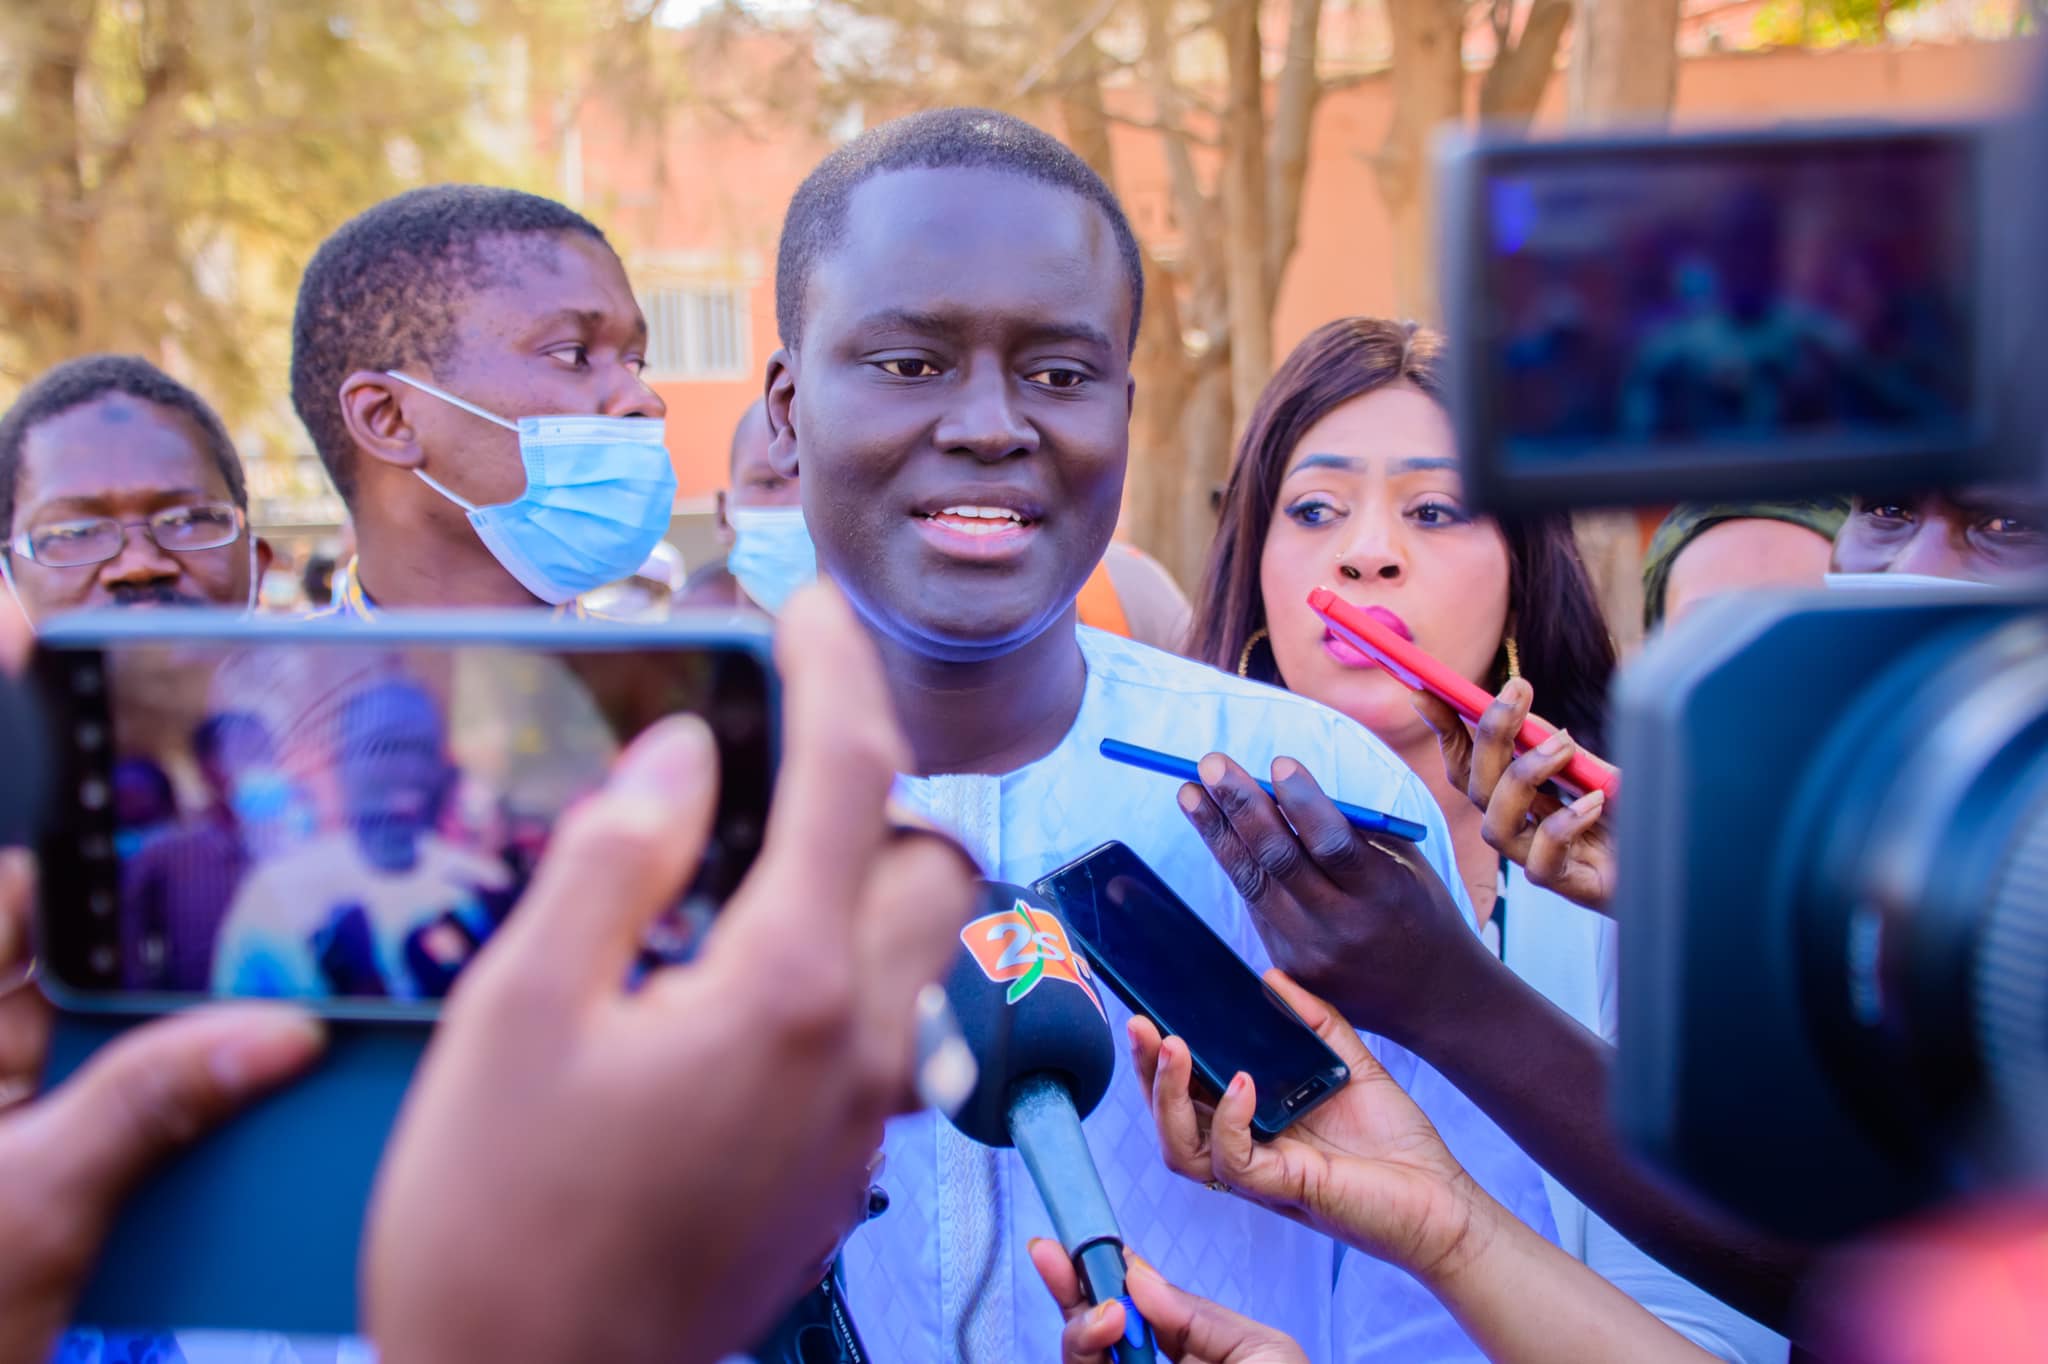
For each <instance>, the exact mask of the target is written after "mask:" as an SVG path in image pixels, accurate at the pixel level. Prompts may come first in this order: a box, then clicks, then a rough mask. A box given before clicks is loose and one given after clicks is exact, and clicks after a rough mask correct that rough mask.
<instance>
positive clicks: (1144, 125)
mask: <svg viewBox="0 0 2048 1364" xmlns="http://www.w3.org/2000/svg"><path fill="white" fill-rule="evenodd" d="M1103 117H1104V118H1106V119H1108V120H1109V121H1110V122H1111V123H1114V124H1117V125H1118V126H1119V127H1124V128H1136V129H1138V130H1139V131H1140V132H1147V133H1158V134H1159V135H1160V136H1161V137H1164V138H1168V139H1170V140H1172V141H1176V142H1180V143H1182V144H1185V145H1192V146H1196V147H1208V148H1211V149H1212V150H1213V149H1218V148H1221V147H1222V146H1223V139H1222V138H1219V137H1205V136H1203V135H1202V134H1201V133H1196V132H1190V131H1189V130H1188V129H1187V127H1186V126H1185V125H1182V124H1173V123H1168V122H1167V121H1166V120H1165V119H1162V118H1139V117H1138V116H1137V115H1136V114H1119V113H1115V112H1112V111H1107V110H1105V111H1104V113H1103Z"/></svg>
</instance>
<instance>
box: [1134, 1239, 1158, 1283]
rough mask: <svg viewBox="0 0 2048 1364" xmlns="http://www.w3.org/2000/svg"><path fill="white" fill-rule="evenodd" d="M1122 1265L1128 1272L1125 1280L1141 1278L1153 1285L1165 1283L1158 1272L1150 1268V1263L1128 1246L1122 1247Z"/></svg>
mask: <svg viewBox="0 0 2048 1364" xmlns="http://www.w3.org/2000/svg"><path fill="white" fill-rule="evenodd" d="M1124 1264H1125V1266H1126V1267H1127V1268H1128V1269H1129V1271H1130V1272H1129V1273H1128V1274H1127V1275H1125V1277H1126V1278H1131V1279H1135V1278H1138V1277H1140V1276H1142V1277H1144V1278H1146V1279H1149V1280H1151V1281H1152V1282H1153V1283H1155V1284H1157V1283H1164V1282H1165V1279H1164V1278H1163V1277H1161V1275H1160V1273H1159V1271H1158V1270H1156V1269H1154V1268H1153V1267H1152V1262H1151V1261H1150V1260H1148V1259H1146V1258H1145V1257H1144V1256H1142V1255H1140V1254H1138V1252H1137V1251H1135V1250H1132V1249H1131V1248H1130V1247H1129V1246H1125V1247H1124Z"/></svg>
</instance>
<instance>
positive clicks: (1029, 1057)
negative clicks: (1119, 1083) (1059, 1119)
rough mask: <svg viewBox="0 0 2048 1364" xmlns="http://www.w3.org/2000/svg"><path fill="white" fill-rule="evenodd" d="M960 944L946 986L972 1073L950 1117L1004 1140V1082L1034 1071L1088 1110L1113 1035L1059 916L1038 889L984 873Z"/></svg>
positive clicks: (985, 1140)
mask: <svg viewBox="0 0 2048 1364" xmlns="http://www.w3.org/2000/svg"><path fill="white" fill-rule="evenodd" d="M960 944H961V952H960V955H959V957H958V958H957V959H956V960H955V961H954V963H953V971H952V974H951V975H950V976H948V977H947V980H946V994H947V997H948V999H950V1001H951V1002H952V1005H953V1013H954V1015H955V1017H957V1018H958V1019H959V1021H960V1031H961V1033H962V1035H963V1036H965V1037H966V1039H967V1046H968V1049H969V1050H970V1051H972V1052H973V1053H974V1060H975V1063H976V1065H977V1066H979V1067H980V1078H979V1079H978V1080H977V1082H976V1084H975V1087H974V1092H973V1093H972V1094H970V1095H969V1096H968V1098H967V1102H966V1103H965V1104H963V1105H961V1107H960V1110H959V1112H957V1113H955V1114H954V1115H953V1119H952V1121H953V1125H954V1126H955V1127H957V1128H959V1129H960V1130H961V1131H962V1132H964V1133H966V1134H967V1135H968V1136H970V1137H972V1138H973V1139H974V1140H976V1141H978V1142H981V1143H982V1144H983V1145H985V1146H1008V1145H1010V1144H1011V1143H1010V1127H1009V1112H1008V1110H1009V1095H1010V1087H1011V1085H1013V1084H1014V1083H1015V1082H1016V1081H1018V1080H1020V1079H1022V1078H1023V1077H1024V1076H1027V1075H1033V1074H1050V1075H1053V1076H1055V1077H1057V1078H1058V1079H1060V1080H1061V1082H1062V1083H1064V1084H1065V1085H1066V1087H1067V1089H1068V1090H1069V1091H1070V1092H1071V1093H1072V1094H1073V1096H1074V1108H1075V1110H1076V1111H1077V1112H1079V1113H1080V1115H1081V1116H1082V1117H1084V1118H1085V1117H1087V1116H1088V1115H1089V1114H1090V1113H1092V1112H1094V1111H1095V1105H1096V1104H1098V1103H1100V1102H1101V1101H1102V1096H1103V1094H1104V1093H1105V1092H1107V1091H1108V1089H1109V1080H1110V1076H1111V1075H1112V1074H1113V1073H1114V1072H1115V1070H1116V1044H1115V1042H1114V1040H1113V1039H1112V1038H1111V1037H1110V1031H1109V1017H1108V1015H1107V1014H1106V1013H1104V1012H1103V1008H1102V998H1101V994H1100V987H1099V986H1098V985H1097V984H1096V981H1095V977H1094V973H1093V972H1092V971H1091V970H1090V969H1089V967H1088V964H1087V963H1086V962H1085V961H1083V960H1082V958H1081V954H1080V953H1079V952H1078V951H1077V950H1076V949H1075V947H1074V943H1073V940H1072V939H1071V938H1069V937H1068V936H1067V926H1066V924H1065V923H1064V922H1062V921H1061V919H1060V916H1059V915H1058V914H1057V913H1055V912H1054V910H1053V908H1052V906H1051V905H1049V904H1047V903H1046V901H1045V899H1044V898H1043V897H1042V896H1040V895H1039V894H1038V893H1037V892H1036V891H1030V890H1026V889H1024V888H1023V887H1022V886H1012V885H1007V884H1005V883H1003V882H1000V881H987V882H984V883H983V893H982V903H981V911H980V913H979V914H977V915H976V916H975V918H974V919H973V921H972V922H970V923H969V924H968V925H967V926H966V927H965V928H963V929H961V930H960Z"/></svg>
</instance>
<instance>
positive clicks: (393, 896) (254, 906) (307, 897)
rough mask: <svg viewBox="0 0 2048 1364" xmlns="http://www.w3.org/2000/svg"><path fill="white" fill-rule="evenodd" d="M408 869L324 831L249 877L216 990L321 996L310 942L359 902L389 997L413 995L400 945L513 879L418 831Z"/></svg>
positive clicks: (222, 939) (483, 858) (225, 934)
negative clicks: (376, 860) (381, 861)
mask: <svg viewBox="0 0 2048 1364" xmlns="http://www.w3.org/2000/svg"><path fill="white" fill-rule="evenodd" d="M414 856H415V861H414V863H413V865H412V867H411V868H409V869H408V870H405V871H398V872H394V871H386V870H384V869H383V868H380V867H376V866H373V865H371V863H370V862H369V861H368V860H367V859H366V858H364V856H363V854H362V851H361V850H360V848H359V847H358V846H357V844H356V839H355V835H354V834H352V833H350V832H348V831H346V830H337V831H335V832H332V833H328V834H323V835H321V836H320V837H318V838H316V839H314V840H313V841H312V842H310V843H306V844H304V845H302V846H300V847H298V848H296V849H293V850H292V851H291V852H289V853H287V854H285V855H284V856H283V857H280V858H278V859H277V860H276V861H273V862H267V863H265V864H263V865H262V866H260V867H258V868H256V869H255V870H254V871H252V872H250V873H249V877H248V879H247V880H245V881H244V882H243V883H242V888H241V889H240V890H239V891H238V892H236V894H235V901H234V904H233V905H232V906H231V907H230V908H229V910H228V913H227V917H226V918H225V919H224V920H222V922H221V929H220V936H219V938H218V940H217V941H218V943H219V946H218V947H216V948H215V951H214V961H213V988H214V991H215V993H217V994H234V995H272V996H277V995H282V996H285V997H288V998H320V997H322V996H324V995H326V994H328V993H330V991H329V989H328V986H327V982H326V979H325V977H324V976H323V975H322V974H321V970H320V964H319V961H318V959H317V958H316V956H315V951H314V943H313V937H314V934H316V933H317V932H319V931H320V929H321V928H322V927H323V926H325V925H326V924H327V922H328V920H329V918H330V917H331V916H332V915H333V914H334V913H335V912H336V911H337V910H339V909H341V908H343V907H344V906H360V907H361V909H362V911H363V914H364V917H365V918H366V919H367V920H368V922H369V927H370V932H371V934H372V937H373V939H374V943H375V949H376V956H377V962H376V964H377V968H378V973H379V975H380V976H381V977H382V979H383V981H384V984H385V987H386V989H388V990H389V991H390V992H391V994H392V995H393V996H394V997H399V998H413V997H415V996H416V994H417V992H416V991H415V990H414V989H413V988H412V973H411V971H410V970H409V969H408V967H407V966H406V961H405V940H406V937H407V935H408V934H410V933H411V932H412V931H413V930H414V929H416V928H419V927H422V926H424V925H426V924H429V923H432V922H433V921H434V920H436V919H438V918H440V917H441V916H442V915H444V914H449V913H452V912H455V911H458V910H462V909H465V908H470V907H473V906H474V905H475V904H476V902H477V895H478V892H480V891H491V890H502V889H504V887H506V886H507V885H509V884H510V883H511V879H512V878H511V873H510V872H508V871H507V870H506V869H505V866H504V864H503V863H501V862H499V861H497V860H496V859H495V858H492V857H489V856H487V855H485V854H483V853H480V852H472V851H470V850H469V849H467V848H461V847H457V846H456V845H455V844H452V843H450V842H448V841H447V840H446V839H443V838H442V837H440V836H439V835H438V834H432V833H428V834H422V835H420V837H419V839H418V846H417V849H416V851H415V854H414Z"/></svg>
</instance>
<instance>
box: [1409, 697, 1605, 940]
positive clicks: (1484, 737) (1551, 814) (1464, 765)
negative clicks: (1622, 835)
mask: <svg viewBox="0 0 2048 1364" xmlns="http://www.w3.org/2000/svg"><path fill="white" fill-rule="evenodd" d="M1535 698H1536V693H1535V690H1534V689H1533V688H1531V687H1530V685H1529V684H1528V683H1527V682H1526V681H1524V680H1522V679H1521V678H1513V679H1510V680H1509V682H1508V684H1507V685H1506V686H1505V687H1502V688H1501V691H1500V695H1499V696H1498V697H1496V698H1495V699H1494V701H1493V704H1491V705H1489V706H1488V707H1487V708H1486V709H1485V710H1484V711H1483V712H1481V713H1480V716H1479V721H1478V723H1477V724H1476V725H1474V726H1472V727H1471V728H1469V729H1468V728H1467V727H1466V725H1465V722H1464V720H1463V719H1462V718H1461V717H1460V716H1459V715H1458V713H1457V711H1455V710H1453V709H1452V708H1451V707H1450V706H1449V705H1448V704H1446V703H1445V702H1443V701H1441V700H1439V699H1438V698H1436V697H1435V696H1432V695H1430V694H1429V693H1427V692H1417V693H1415V694H1414V695H1413V696H1412V697H1410V698H1409V700H1410V702H1411V703H1412V704H1413V705H1414V707H1415V711H1416V713H1417V714H1418V715H1420V716H1421V717H1422V718H1423V720H1424V722H1425V723H1427V724H1428V725H1429V727H1430V728H1431V729H1433V730H1435V731H1436V738H1437V744H1438V745H1439V746H1440V747H1441V748H1442V750H1443V755H1444V772H1445V773H1446V775H1448V776H1449V777H1450V779H1451V784H1452V785H1453V786H1457V787H1460V788H1462V789H1463V790H1464V792H1465V794H1466V795H1468V796H1470V797H1471V798H1472V803H1473V804H1474V805H1477V806H1478V807H1479V808H1480V809H1482V810H1484V811H1485V812H1486V821H1485V823H1484V825H1483V826H1482V831H1483V832H1484V834H1485V836H1486V843H1487V846H1488V847H1490V848H1492V849H1494V851H1496V852H1498V853H1500V854H1501V855H1502V856H1504V857H1507V858H1508V859H1509V860H1511V861H1513V862H1514V863H1515V864H1517V865H1518V866H1520V867H1521V868H1522V869H1523V870H1524V871H1525V872H1527V873H1528V876H1529V882H1530V884H1531V885H1536V886H1541V887H1543V888H1544V889H1545V890H1550V891H1555V892H1556V893H1557V894H1559V895H1562V896H1564V897H1565V898H1566V899H1568V900H1572V901H1575V902H1577V903H1578V904H1582V905H1584V906H1586V907H1587V908H1588V909H1597V910H1599V911H1600V912H1601V913H1603V914H1605V913H1608V912H1609V905H1610V902H1611V901H1612V900H1613V897H1614V871H1615V862H1616V852H1615V846H1614V828H1613V826H1612V825H1611V824H1610V823H1608V821H1607V818H1606V815H1607V796H1606V793H1605V792H1604V791H1600V790H1593V791H1588V792H1587V793H1586V794H1585V795H1583V796H1580V797H1579V798H1578V799H1577V800H1575V801H1573V802H1572V803H1571V804H1569V805H1567V804H1565V803H1564V802H1562V801H1560V800H1558V799H1557V797H1555V796H1553V795H1551V794H1550V793H1549V792H1548V791H1547V790H1545V789H1544V784H1545V783H1546V782H1548V781H1550V779H1551V778H1553V777H1555V776H1556V775H1557V774H1558V773H1560V772H1562V771H1563V770H1564V769H1565V767H1566V766H1567V765H1568V764H1570V762H1571V760H1572V757H1573V755H1574V754H1576V753H1577V752H1578V751H1579V750H1578V748H1577V746H1576V745H1575V744H1573V743H1572V741H1571V736H1570V735H1568V734H1565V733H1564V732H1562V731H1559V732H1558V733H1557V734H1556V735H1554V736H1552V738H1551V739H1550V740H1548V741H1547V742H1545V743H1543V744H1541V745H1539V746H1537V747H1535V748H1532V749H1530V750H1529V751H1528V752H1526V753H1523V754H1521V755H1520V756H1519V757H1518V756H1516V753H1515V736H1516V735H1517V734H1519V733H1520V732H1521V729H1522V723H1523V721H1525V720H1527V719H1528V718H1529V708H1530V706H1531V705H1532V704H1533V703H1534V701H1535Z"/></svg>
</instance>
